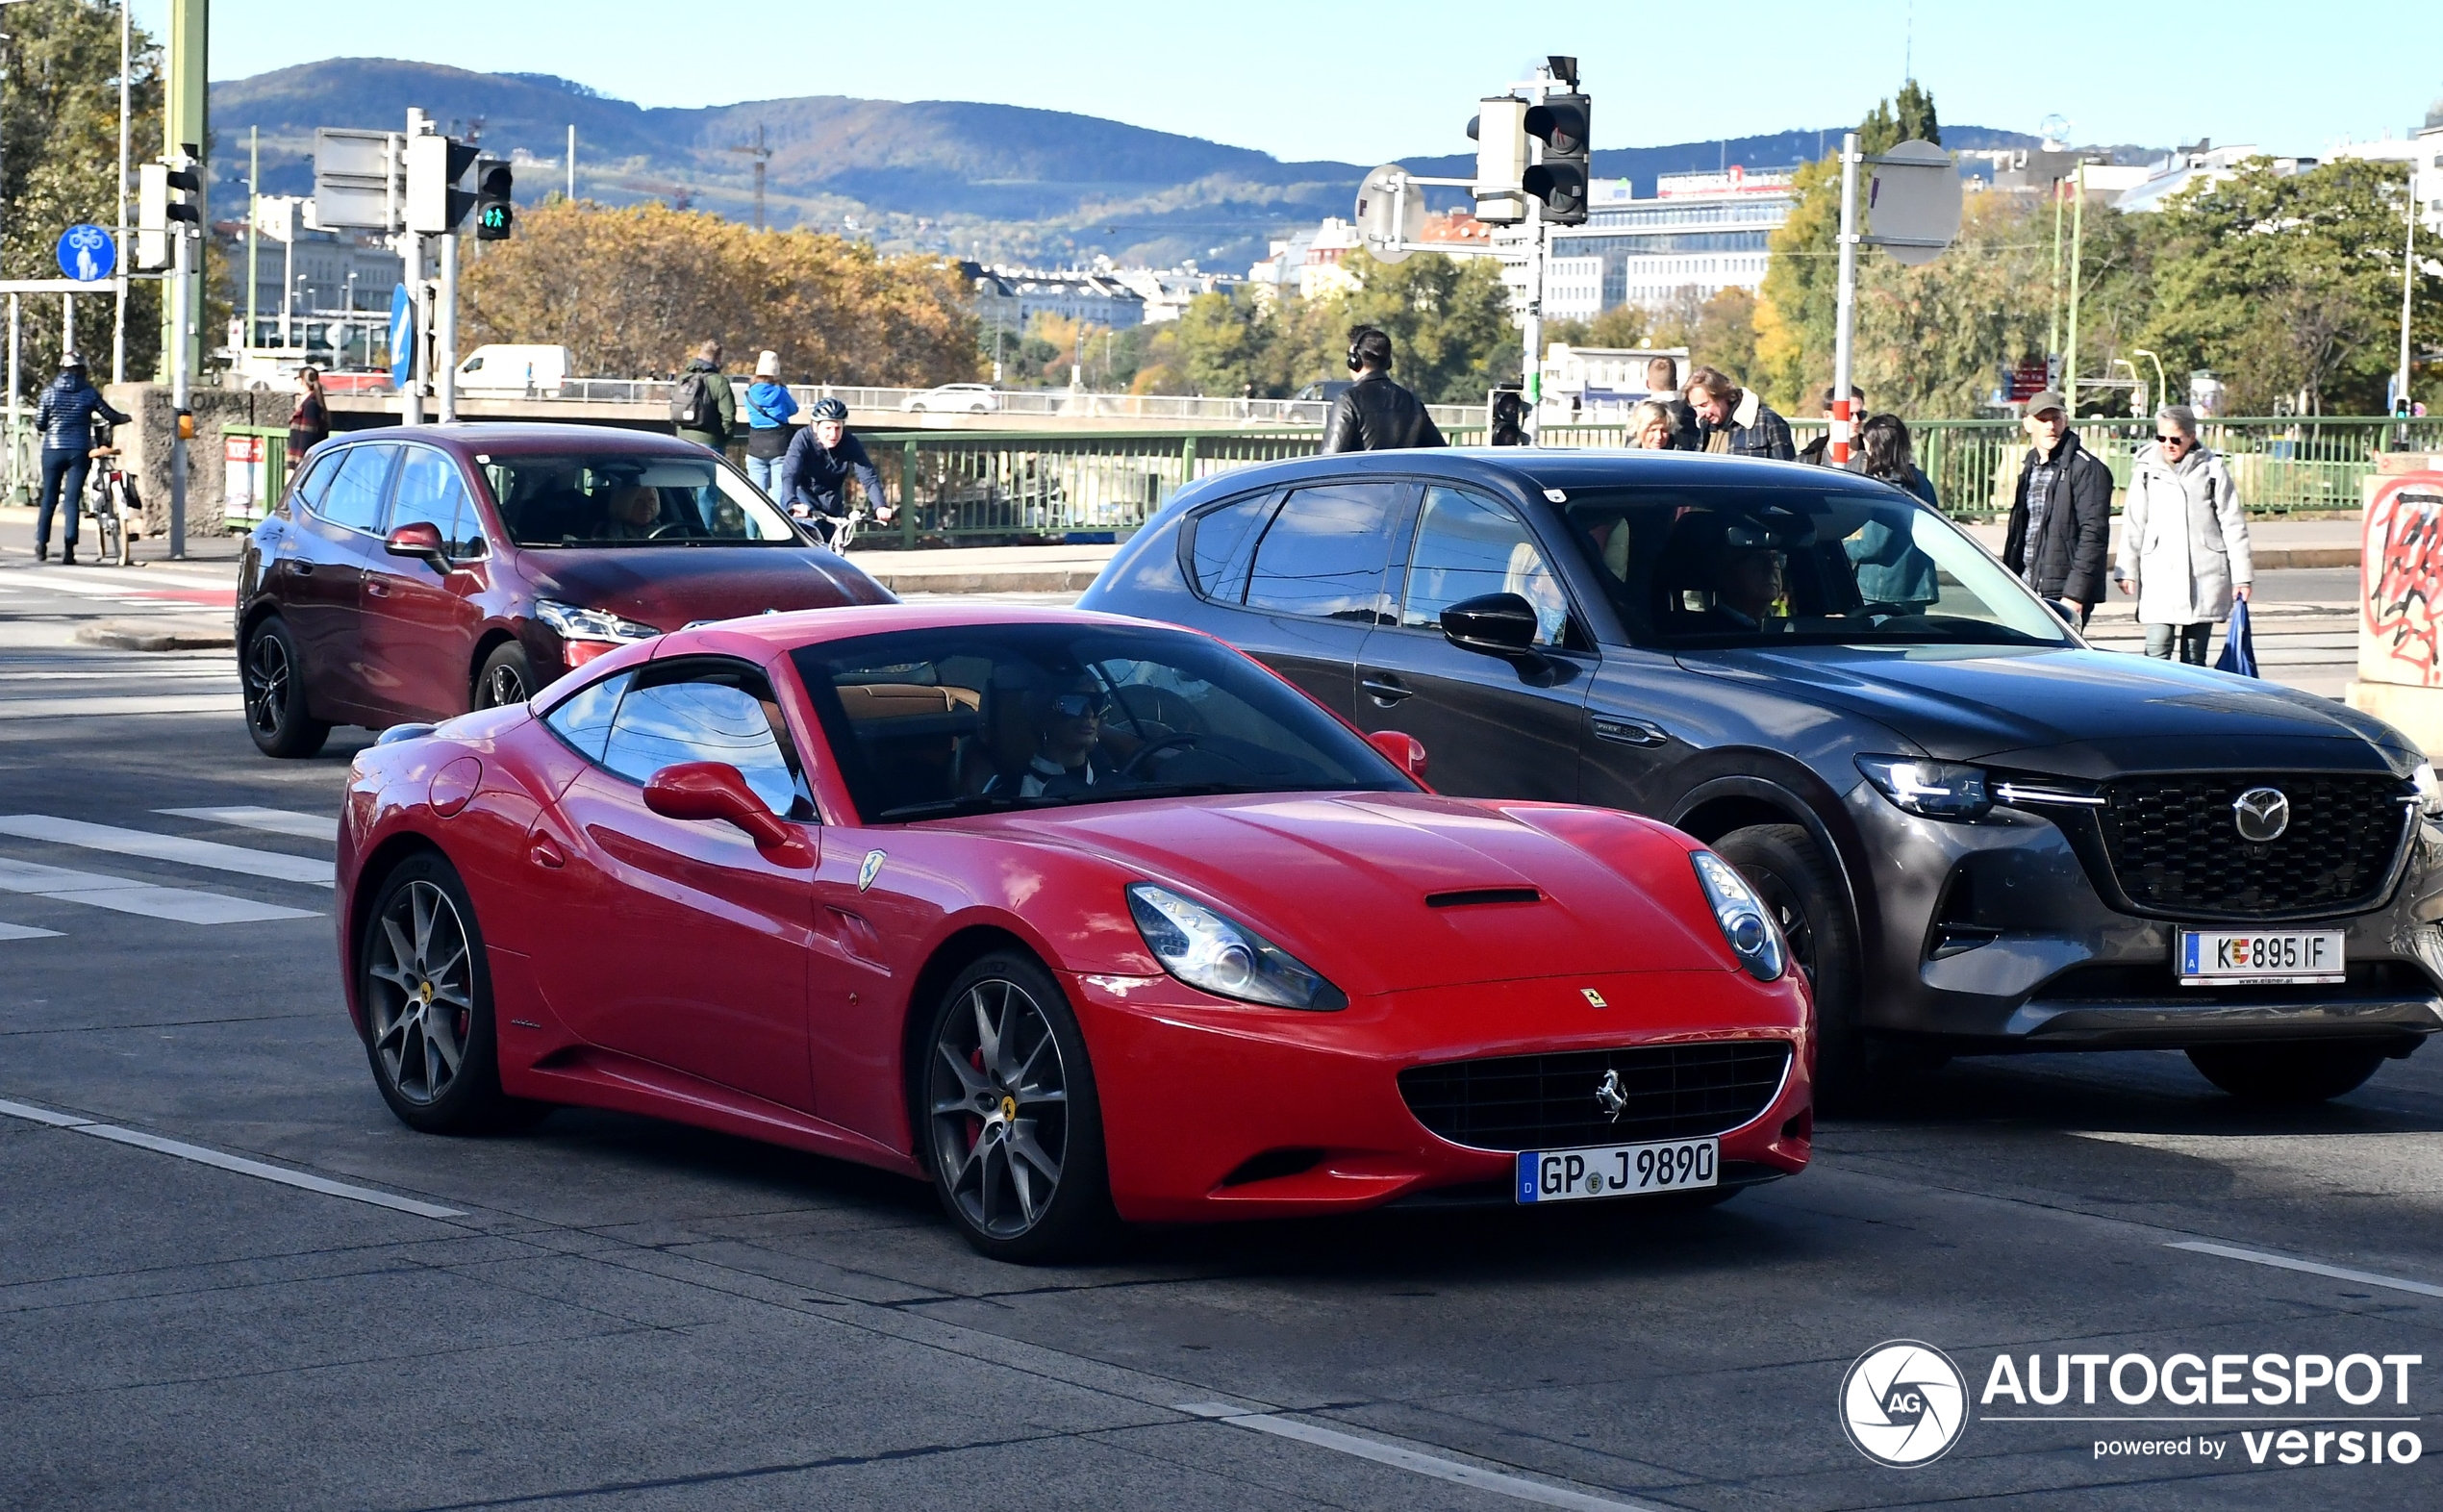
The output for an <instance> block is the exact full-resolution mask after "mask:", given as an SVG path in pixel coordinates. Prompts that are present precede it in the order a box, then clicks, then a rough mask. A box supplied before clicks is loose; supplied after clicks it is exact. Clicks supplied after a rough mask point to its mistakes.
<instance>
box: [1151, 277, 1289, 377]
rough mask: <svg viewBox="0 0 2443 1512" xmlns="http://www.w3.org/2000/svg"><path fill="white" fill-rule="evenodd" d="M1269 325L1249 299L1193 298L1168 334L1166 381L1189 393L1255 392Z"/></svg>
mask: <svg viewBox="0 0 2443 1512" xmlns="http://www.w3.org/2000/svg"><path fill="white" fill-rule="evenodd" d="M1270 324H1271V321H1270V319H1269V318H1268V312H1267V311H1266V309H1265V308H1264V305H1263V304H1262V302H1261V301H1259V300H1257V299H1256V298H1255V296H1254V295H1253V294H1251V293H1229V292H1217V293H1210V294H1198V295H1196V297H1195V298H1194V299H1191V300H1189V301H1188V308H1187V309H1185V310H1183V311H1181V312H1180V314H1179V320H1178V329H1177V330H1176V331H1175V332H1173V333H1172V337H1171V345H1172V348H1173V350H1174V352H1175V354H1176V355H1175V356H1174V357H1173V359H1172V360H1171V363H1170V364H1168V366H1170V367H1171V381H1172V382H1174V383H1175V384H1177V385H1178V386H1179V387H1181V388H1183V389H1184V390H1185V391H1187V392H1189V393H1203V394H1213V395H1216V396H1224V395H1237V394H1247V393H1253V392H1255V391H1256V389H1255V385H1256V381H1257V379H1258V378H1259V376H1263V374H1262V372H1261V369H1262V366H1263V359H1264V349H1265V346H1266V344H1267V342H1268V340H1269V336H1270V332H1269V329H1268V328H1269V326H1270ZM1267 387H1268V388H1269V387H1270V384H1269V381H1268V383H1267Z"/></svg>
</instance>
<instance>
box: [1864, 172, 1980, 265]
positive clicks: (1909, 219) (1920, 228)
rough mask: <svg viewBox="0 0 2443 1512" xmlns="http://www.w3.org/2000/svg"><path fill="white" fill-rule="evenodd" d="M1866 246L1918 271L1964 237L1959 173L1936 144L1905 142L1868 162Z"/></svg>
mask: <svg viewBox="0 0 2443 1512" xmlns="http://www.w3.org/2000/svg"><path fill="white" fill-rule="evenodd" d="M1867 165H1868V166H1869V167H1871V168H1873V169H1874V170H1875V171H1874V176H1873V177H1872V178H1870V179H1869V180H1868V181H1867V187H1866V229H1867V237H1866V242H1867V244H1868V245H1869V246H1878V247H1881V248H1882V249H1883V250H1884V251H1886V252H1889V253H1890V254H1892V261H1893V262H1895V263H1899V264H1902V265H1906V266H1910V267H1914V266H1916V265H1919V264H1921V263H1931V262H1932V261H1934V259H1936V258H1938V257H1940V256H1942V253H1943V249H1944V248H1945V247H1948V246H1950V245H1951V244H1952V239H1954V238H1956V237H1957V236H1958V235H1959V214H1960V208H1961V198H1960V184H1959V170H1958V169H1957V168H1956V167H1954V166H1953V165H1952V161H1951V154H1950V153H1948V152H1945V151H1944V150H1943V149H1942V148H1940V147H1938V146H1936V145H1935V144H1934V143H1932V142H1930V141H1904V142H1902V143H1901V144H1900V145H1898V146H1896V147H1894V148H1893V149H1892V150H1891V151H1889V152H1886V153H1884V154H1883V155H1882V156H1881V157H1878V158H1870V159H1868V160H1867Z"/></svg>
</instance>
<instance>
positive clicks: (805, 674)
mask: <svg viewBox="0 0 2443 1512" xmlns="http://www.w3.org/2000/svg"><path fill="white" fill-rule="evenodd" d="M793 660H794V661H795V663H796V664H797V673H798V675H799V676H800V677H801V678H803V679H804V680H805V684H806V691H807V692H808V693H810V694H811V695H812V696H813V699H814V704H815V709H816V712H817V714H818V715H819V717H820V718H821V720H822V724H823V733H824V734H825V736H826V737H827V738H828V739H829V742H830V744H831V749H832V753H833V756H834V758H835V759H836V760H837V761H838V763H839V769H840V774H841V776H842V777H843V778H844V780H845V781H846V782H847V785H848V792H849V795H850V797H852V798H853V799H854V800H855V801H856V805H857V810H858V812H859V813H860V814H862V815H864V816H865V818H866V820H867V822H869V823H895V822H901V821H905V820H911V819H941V818H945V817H948V816H952V815H960V814H986V813H995V812H999V811H1002V810H1009V809H1037V808H1059V807H1068V806H1073V805H1077V804H1086V803H1111V802H1119V801H1122V800H1125V799H1130V798H1147V797H1172V796H1182V795H1191V794H1222V793H1322V792H1331V793H1346V792H1350V791H1364V792H1374V793H1413V792H1415V791H1416V784H1414V783H1413V782H1410V781H1409V780H1408V778H1407V777H1406V776H1404V775H1402V774H1401V773H1400V771H1399V770H1398V769H1397V768H1395V767H1393V766H1392V765H1391V763H1390V762H1389V761H1388V760H1387V759H1385V758H1384V757H1383V755H1382V754H1381V753H1380V752H1378V751H1376V750H1375V749H1374V748H1373V746H1372V745H1370V744H1368V743H1366V742H1365V740H1363V739H1362V738H1361V737H1359V736H1358V735H1357V734H1356V733H1355V732H1354V731H1352V730H1350V729H1349V728H1348V727H1347V725H1345V724H1342V723H1341V722H1340V721H1339V720H1337V719H1334V718H1332V717H1331V716H1329V715H1327V714H1325V713H1324V712H1323V711H1322V710H1321V709H1318V708H1317V707H1316V706H1315V705H1314V704H1313V703H1312V702H1310V701H1309V700H1308V699H1307V698H1306V697H1305V696H1304V695H1303V694H1301V693H1298V692H1297V690H1295V689H1293V688H1291V687H1290V686H1289V685H1287V684H1286V683H1283V682H1281V681H1280V680H1279V679H1278V678H1275V677H1274V676H1272V674H1271V673H1269V672H1267V671H1265V670H1264V669H1263V668H1260V667H1257V666H1256V665H1255V664H1253V663H1252V662H1249V661H1247V659H1246V658H1244V657H1242V656H1239V655H1237V654H1235V653H1234V652H1232V651H1230V650H1229V649H1228V648H1226V647H1224V646H1222V645H1221V644H1219V643H1215V642H1212V641H1208V640H1206V639H1205V638H1204V637H1202V636H1196V635H1188V634H1184V633H1179V632H1173V631H1162V630H1146V629H1138V628H1133V627H1132V628H1126V629H1118V628H1115V629H1104V628H1101V627H1099V626H1091V625H1079V624H998V625H970V626H962V627H960V628H956V629H943V630H908V631H900V632H896V633H893V634H888V635H873V636H859V637H857V638H855V639H853V640H847V641H834V642H826V643H820V644H817V645H810V646H805V647H802V648H801V649H799V650H797V651H795V652H793Z"/></svg>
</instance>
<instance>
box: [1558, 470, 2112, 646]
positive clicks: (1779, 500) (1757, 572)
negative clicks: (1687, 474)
mask: <svg viewBox="0 0 2443 1512" xmlns="http://www.w3.org/2000/svg"><path fill="white" fill-rule="evenodd" d="M1564 513H1565V515H1566V517H1567V518H1568V521H1569V526H1570V535H1571V537H1572V538H1573V539H1574V541H1575V542H1577V543H1578V546H1579V548H1580V549H1581V550H1583V551H1584V552H1585V553H1586V556H1587V558H1588V560H1589V561H1590V562H1592V563H1593V564H1594V566H1595V567H1596V569H1597V575H1598V577H1599V580H1600V581H1601V582H1602V584H1603V586H1604V589H1605V591H1606V592H1609V593H1610V595H1611V597H1612V600H1613V602H1614V604H1615V605H1616V606H1617V607H1618V609H1619V611H1620V615H1621V618H1622V620H1623V622H1624V624H1625V625H1626V626H1627V628H1628V632H1629V635H1630V637H1631V639H1633V640H1635V641H1636V642H1638V643H1641V644H1654V645H1666V646H1687V647H1711V646H1751V645H1758V646H1761V645H1792V644H1800V643H1813V644H1826V643H1834V644H1953V645H2069V644H2071V643H2072V641H2071V638H2070V636H2069V634H2068V632H2067V630H2066V629H2065V628H2064V626H2063V624H2062V621H2061V619H2060V618H2059V617H2057V616H2056V615H2054V614H2053V612H2052V611H2051V610H2050V609H2048V608H2047V607H2046V606H2045V604H2044V601H2043V600H2042V599H2039V598H2038V597H2036V596H2035V594H2033V593H2031V592H2028V591H2027V587H2026V586H2025V585H2024V584H2022V583H2021V582H2020V581H2019V580H2018V579H2017V578H2016V577H2014V576H2012V575H2011V574H2010V572H2009V571H2008V570H2007V569H2005V568H2004V567H2002V565H2001V564H2000V563H1998V562H1996V561H1995V560H1994V559H1993V558H1992V557H1991V556H1989V555H1987V554H1986V553H1985V551H1984V550H1983V549H1982V548H1981V547H1979V546H1978V545H1977V543H1976V542H1973V541H1971V540H1969V539H1968V537H1966V536H1965V535H1963V534H1961V533H1960V531H1959V530H1958V529H1957V528H1956V527H1955V526H1953V525H1952V523H1951V522H1950V521H1949V520H1947V519H1945V518H1943V517H1941V516H1940V515H1937V514H1935V513H1934V512H1933V511H1932V510H1929V509H1927V508H1925V507H1924V506H1923V505H1920V504H1919V503H1917V502H1916V501H1915V500H1913V499H1910V498H1908V497H1906V496H1904V495H1902V494H1901V493H1900V492H1898V491H1893V492H1891V493H1890V494H1889V495H1880V494H1876V493H1871V492H1866V491H1839V492H1825V493H1816V492H1809V491H1804V490H1800V489H1793V488H1789V487H1786V486H1784V487H1779V488H1747V489H1742V488H1677V489H1589V490H1583V491H1580V490H1572V491H1571V493H1570V499H1569V503H1568V505H1567V507H1566V509H1565V511H1564Z"/></svg>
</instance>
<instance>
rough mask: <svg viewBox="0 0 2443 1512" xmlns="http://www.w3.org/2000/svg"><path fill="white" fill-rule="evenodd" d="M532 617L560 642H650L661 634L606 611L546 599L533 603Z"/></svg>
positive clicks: (648, 626)
mask: <svg viewBox="0 0 2443 1512" xmlns="http://www.w3.org/2000/svg"><path fill="white" fill-rule="evenodd" d="M535 617H536V618H538V619H540V620H541V621H542V622H543V623H544V624H547V625H549V626H551V628H552V629H553V630H554V631H556V632H558V634H559V636H560V639H561V640H563V641H650V640H652V639H653V638H654V637H655V636H658V635H660V634H661V633H662V632H661V631H659V630H656V629H654V628H653V627H652V626H651V625H647V624H639V623H638V622H637V621H635V620H633V619H622V618H620V617H618V616H617V615H615V614H613V613H611V611H609V610H607V609H579V608H578V607H577V606H576V605H574V604H564V603H561V602H559V601H558V600H556V599H549V598H541V599H537V600H536V601H535Z"/></svg>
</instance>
